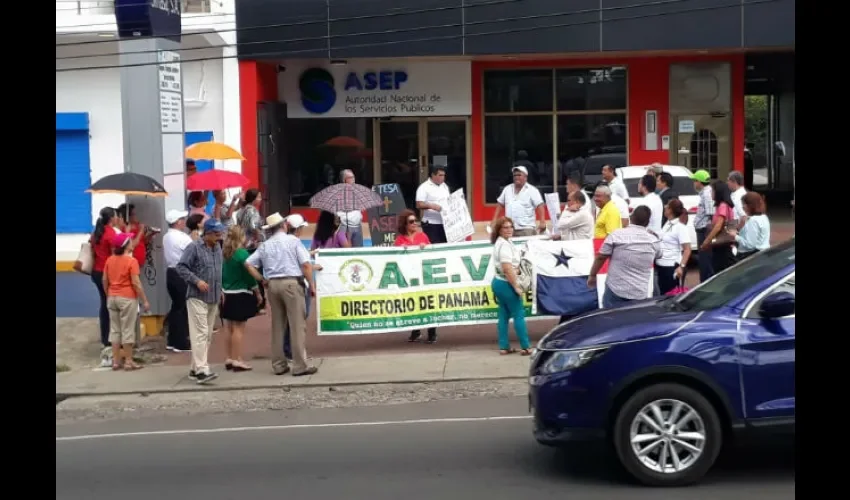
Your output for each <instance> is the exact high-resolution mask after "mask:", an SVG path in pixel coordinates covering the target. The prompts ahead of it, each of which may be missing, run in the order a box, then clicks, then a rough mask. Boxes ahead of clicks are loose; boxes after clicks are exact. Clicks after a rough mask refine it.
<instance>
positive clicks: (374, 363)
mask: <svg viewBox="0 0 850 500" xmlns="http://www.w3.org/2000/svg"><path fill="white" fill-rule="evenodd" d="M313 363H314V365H315V366H317V367H318V368H319V372H318V373H316V374H315V375H309V376H305V377H293V376H291V375H289V374H287V375H282V376H276V375H274V374H273V373H272V371H271V364H270V362H269V361H268V360H254V361H253V363H252V365H253V367H254V370H253V371H250V372H242V373H230V372H226V371H225V370H224V367H223V366H221V365H215V366H213V367H212V368H213V371H215V372H217V373H218V374H219V378H218V379H217V380H215V381H214V382H212V383H210V384H208V385H203V386H201V385H198V384H196V383H195V382H193V381H191V380H189V379H188V377H187V375H188V368H187V367H186V366H148V367H145V368H144V369H142V370H139V371H135V372H123V371H119V372H113V371H112V370H111V369H108V368H96V369H84V370H76V371H72V372H65V373H57V374H56V394H57V396H60V395H61V396H91V395H112V394H139V393H163V392H186V391H189V392H191V391H223V390H224V391H226V390H247V389H270V388H271V389H273V388H278V387H279V388H287V387H289V388H291V387H316V386H339V385H352V384H391V383H392V384H403V383H414V382H454V381H463V380H498V379H509V378H524V377H526V376H527V374H528V365H529V358H528V357H527V356H520V355H519V354H514V355H510V356H501V355H499V352H498V351H497V350H495V349H492V350H467V351H456V350H451V351H448V350H440V351H432V352H427V353H405V354H399V353H394V354H382V355H368V356H348V357H333V358H315V359H313Z"/></svg>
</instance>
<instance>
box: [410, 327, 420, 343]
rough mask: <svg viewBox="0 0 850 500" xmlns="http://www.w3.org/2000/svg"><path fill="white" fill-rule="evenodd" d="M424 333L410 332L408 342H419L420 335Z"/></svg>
mask: <svg viewBox="0 0 850 500" xmlns="http://www.w3.org/2000/svg"><path fill="white" fill-rule="evenodd" d="M421 334H422V333H421V332H420V331H419V330H413V331H412V332H410V337H408V339H407V341H408V342H419V335H421Z"/></svg>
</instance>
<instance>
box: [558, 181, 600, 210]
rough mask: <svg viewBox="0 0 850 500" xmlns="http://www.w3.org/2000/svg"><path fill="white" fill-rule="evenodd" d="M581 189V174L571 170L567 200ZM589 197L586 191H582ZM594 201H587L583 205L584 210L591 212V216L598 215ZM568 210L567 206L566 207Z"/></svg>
mask: <svg viewBox="0 0 850 500" xmlns="http://www.w3.org/2000/svg"><path fill="white" fill-rule="evenodd" d="M579 191H581V174H580V173H579V172H571V173H570V175H568V176H567V202H569V199H570V195H571V194H573V193H577V192H579ZM582 194H584V195H585V198H587V197H588V196H587V194H586V193H582ZM592 205H593V203H585V204H583V205H582V206H581V209H580V210H582V211H584V212H587V213H589V214H590V216H591V218H594V217H596V214H595V213H594V210H593V206H592ZM565 210H566V208H565Z"/></svg>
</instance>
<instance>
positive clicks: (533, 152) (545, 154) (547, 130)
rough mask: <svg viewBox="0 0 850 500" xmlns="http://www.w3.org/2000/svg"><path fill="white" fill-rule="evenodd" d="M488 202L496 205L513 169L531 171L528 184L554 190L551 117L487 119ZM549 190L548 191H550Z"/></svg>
mask: <svg viewBox="0 0 850 500" xmlns="http://www.w3.org/2000/svg"><path fill="white" fill-rule="evenodd" d="M484 131H485V135H484V144H485V149H484V157H485V161H486V163H485V165H484V174H485V176H486V180H485V185H486V201H487V203H496V199H497V198H498V197H499V194H501V192H502V189H503V188H504V187H505V186H507V185H508V184H510V183H511V182H513V181H512V179H511V169H512V168H513V166H514V165H522V166H525V167H526V168H527V169H528V182H530V183H531V184H533V185H535V186H537V188H538V189H540V190H541V192H547V193H548V192H551V187H552V117H551V116H550V115H538V116H522V115H505V116H488V117H486V118H485V120H484ZM547 188H548V190H547Z"/></svg>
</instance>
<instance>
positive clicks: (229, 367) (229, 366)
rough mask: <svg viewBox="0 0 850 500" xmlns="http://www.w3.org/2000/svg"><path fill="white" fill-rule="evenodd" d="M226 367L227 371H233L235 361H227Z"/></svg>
mask: <svg viewBox="0 0 850 500" xmlns="http://www.w3.org/2000/svg"><path fill="white" fill-rule="evenodd" d="M224 369H225V370H227V371H229V372H230V371H233V363H225V364H224Z"/></svg>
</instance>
